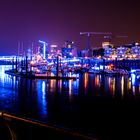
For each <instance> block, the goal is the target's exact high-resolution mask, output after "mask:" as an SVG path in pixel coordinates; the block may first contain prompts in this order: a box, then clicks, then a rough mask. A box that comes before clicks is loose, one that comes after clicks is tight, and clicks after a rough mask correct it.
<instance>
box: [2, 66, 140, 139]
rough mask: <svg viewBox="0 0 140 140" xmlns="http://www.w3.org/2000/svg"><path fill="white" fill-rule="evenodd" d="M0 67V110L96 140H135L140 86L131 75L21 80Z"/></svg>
mask: <svg viewBox="0 0 140 140" xmlns="http://www.w3.org/2000/svg"><path fill="white" fill-rule="evenodd" d="M9 67H10V66H0V110H1V111H6V112H10V113H14V114H17V115H20V116H23V117H29V118H33V119H36V120H39V121H43V122H46V123H49V124H53V125H56V126H59V127H65V128H70V129H73V130H76V131H80V132H82V133H83V134H88V135H92V136H94V137H96V138H98V139H111V140H113V139H128V138H131V139H137V138H138V139H140V133H139V127H140V82H138V81H137V79H136V78H135V76H134V75H131V76H121V77H111V76H110V77H109V76H101V75H93V74H89V75H88V74H87V73H85V74H83V75H80V78H79V79H77V80H76V81H73V80H58V81H57V80H50V79H49V80H47V79H46V80H41V79H34V80H29V79H21V78H16V77H12V76H10V75H7V74H4V70H5V69H9Z"/></svg>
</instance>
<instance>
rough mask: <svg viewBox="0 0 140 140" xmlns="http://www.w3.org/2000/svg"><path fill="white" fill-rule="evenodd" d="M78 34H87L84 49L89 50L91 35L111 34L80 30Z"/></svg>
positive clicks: (108, 33)
mask: <svg viewBox="0 0 140 140" xmlns="http://www.w3.org/2000/svg"><path fill="white" fill-rule="evenodd" d="M80 35H86V36H87V48H86V50H90V49H91V41H90V37H91V35H112V33H110V32H80Z"/></svg>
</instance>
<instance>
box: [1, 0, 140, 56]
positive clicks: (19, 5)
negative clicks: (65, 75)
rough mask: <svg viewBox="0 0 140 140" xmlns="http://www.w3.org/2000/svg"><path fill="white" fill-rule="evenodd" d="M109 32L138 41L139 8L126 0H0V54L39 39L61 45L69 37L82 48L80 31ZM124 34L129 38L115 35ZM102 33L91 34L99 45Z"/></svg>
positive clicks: (14, 51)
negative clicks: (20, 44) (19, 44)
mask: <svg viewBox="0 0 140 140" xmlns="http://www.w3.org/2000/svg"><path fill="white" fill-rule="evenodd" d="M84 31H90V32H112V33H113V36H114V38H113V39H112V42H114V43H115V44H117V45H118V44H123V43H131V42H134V41H136V42H140V36H139V33H140V8H139V3H138V1H135V0H129V1H123V0H0V55H12V54H17V48H18V42H23V43H24V47H25V48H28V47H29V46H30V44H31V42H37V41H38V40H39V39H41V40H44V41H46V42H48V43H49V44H57V45H58V46H59V47H61V46H62V45H63V44H64V41H65V40H72V41H74V42H75V43H76V44H77V45H78V48H80V49H82V48H85V45H86V36H84V35H82V36H81V35H80V34H79V32H84ZM116 35H127V36H128V38H115V36H116ZM102 41H105V39H104V38H103V36H99V35H93V36H92V47H93V48H95V47H100V46H101V42H102Z"/></svg>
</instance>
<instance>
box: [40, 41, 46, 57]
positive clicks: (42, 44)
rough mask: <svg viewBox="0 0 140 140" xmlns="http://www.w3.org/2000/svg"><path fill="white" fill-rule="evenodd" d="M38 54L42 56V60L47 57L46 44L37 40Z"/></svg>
mask: <svg viewBox="0 0 140 140" xmlns="http://www.w3.org/2000/svg"><path fill="white" fill-rule="evenodd" d="M39 43H40V45H39V50H38V51H39V53H40V54H41V55H42V57H43V59H46V58H47V56H48V47H47V46H48V44H47V43H46V42H44V41H41V40H39Z"/></svg>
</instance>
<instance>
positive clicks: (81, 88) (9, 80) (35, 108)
mask: <svg viewBox="0 0 140 140" xmlns="http://www.w3.org/2000/svg"><path fill="white" fill-rule="evenodd" d="M10 68H11V66H0V108H1V109H8V110H18V111H19V112H20V111H22V112H25V113H27V112H30V113H27V114H29V115H30V114H31V113H33V114H37V116H41V117H42V118H47V115H48V101H49V99H48V97H51V98H55V97H56V96H61V97H63V96H65V98H68V99H70V100H69V101H74V100H75V98H76V97H81V95H82V97H85V96H86V97H88V98H90V99H92V98H94V99H96V97H97V98H98V99H99V98H101V99H104V100H106V99H107V98H108V97H109V98H110V97H112V98H118V97H123V98H120V100H121V99H124V98H128V97H132V95H137V98H139V96H138V95H139V93H140V82H139V81H138V80H137V79H136V77H135V75H131V76H116V77H113V76H104V75H93V74H88V73H85V74H82V75H80V78H79V79H77V80H55V79H46V80H41V79H40V80H39V79H38V80H37V79H34V80H30V79H21V78H16V77H12V76H10V75H7V74H5V73H4V71H5V70H7V69H10ZM130 95H131V96H130ZM71 103H72V102H71Z"/></svg>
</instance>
